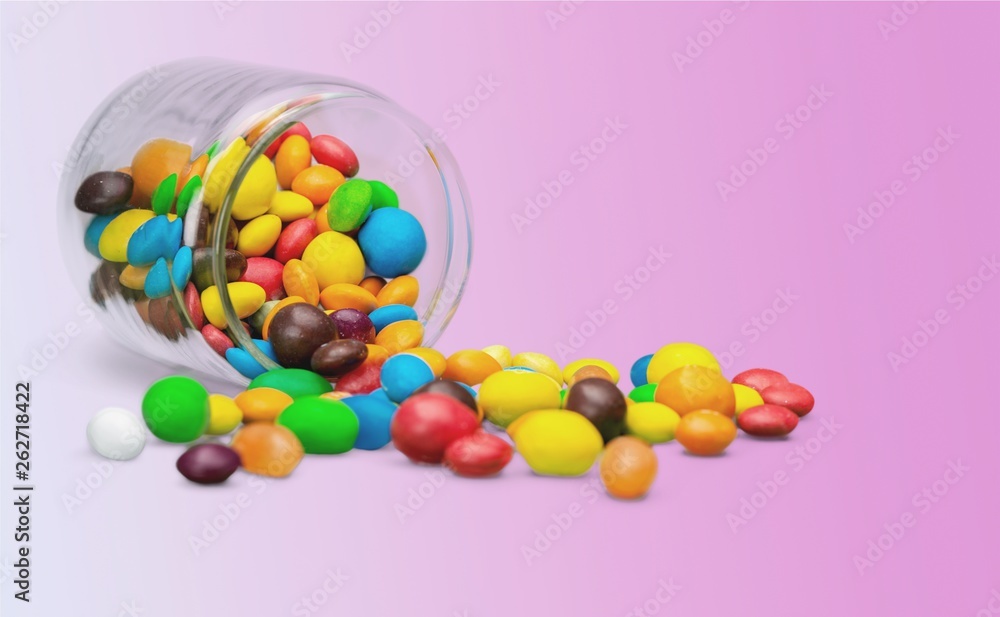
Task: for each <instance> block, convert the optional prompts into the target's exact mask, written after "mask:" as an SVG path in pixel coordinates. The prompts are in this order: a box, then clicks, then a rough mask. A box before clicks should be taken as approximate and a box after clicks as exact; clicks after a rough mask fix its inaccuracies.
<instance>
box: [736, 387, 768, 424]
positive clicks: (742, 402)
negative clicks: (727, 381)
mask: <svg viewBox="0 0 1000 617" xmlns="http://www.w3.org/2000/svg"><path fill="white" fill-rule="evenodd" d="M733 396H735V397H736V415H737V416H739V415H740V414H741V413H743V412H744V411H746V410H747V409H750V408H751V407H756V406H758V405H763V404H764V399H763V398H761V396H760V393H759V392H757V391H756V390H754V389H753V388H751V387H750V386H744V385H743V384H738V383H734V384H733Z"/></svg>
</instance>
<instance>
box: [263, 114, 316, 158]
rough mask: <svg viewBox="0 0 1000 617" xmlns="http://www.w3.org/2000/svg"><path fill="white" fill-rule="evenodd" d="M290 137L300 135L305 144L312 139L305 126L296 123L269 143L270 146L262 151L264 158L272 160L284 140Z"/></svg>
mask: <svg viewBox="0 0 1000 617" xmlns="http://www.w3.org/2000/svg"><path fill="white" fill-rule="evenodd" d="M292 135H301V136H302V137H305V139H306V141H307V142H308V141H309V140H310V139H312V134H311V133H310V132H309V129H308V128H307V127H306V125H305V124H303V123H301V122H296V123H295V124H293V125H292V126H290V127H289V128H288V130H287V131H285V132H284V133H282V134H281V135H278V137H277V138H276V139H275V140H274V141H272V142H271V145H269V146H268V147H267V149H266V150H264V156H266V157H268V158H274V157H275V155H277V153H278V150H279V149H280V148H281V145H282V144H283V143H285V140H287V139H288V138H289V137H291V136H292Z"/></svg>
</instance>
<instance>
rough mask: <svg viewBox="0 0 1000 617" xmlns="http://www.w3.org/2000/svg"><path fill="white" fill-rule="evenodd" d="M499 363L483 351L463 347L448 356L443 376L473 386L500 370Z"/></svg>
mask: <svg viewBox="0 0 1000 617" xmlns="http://www.w3.org/2000/svg"><path fill="white" fill-rule="evenodd" d="M502 370H503V368H501V366H500V364H499V363H498V362H497V361H496V360H494V359H493V356H491V355H489V354H488V353H486V352H485V351H481V350H479V349H465V350H462V351H456V352H455V353H453V354H451V355H450V356H448V360H447V365H446V367H445V371H444V378H445V379H451V380H453V381H458V382H461V383H464V384H466V385H470V386H475V385H478V384H481V383H483V380H484V379H486V378H487V377H489V376H490V375H492V374H493V373H498V372H500V371H502Z"/></svg>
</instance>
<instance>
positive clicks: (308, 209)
mask: <svg viewBox="0 0 1000 617" xmlns="http://www.w3.org/2000/svg"><path fill="white" fill-rule="evenodd" d="M267 213H268V214H273V215H274V216H276V217H278V218H279V219H281V221H282V222H283V223H290V222H292V221H298V220H301V219H306V218H309V216H310V215H311V214H312V213H313V205H312V202H311V201H309V200H308V199H306V198H305V197H303V196H302V195H299V194H298V193H295V192H292V191H278V192H277V193H275V194H274V197H272V198H271V206H270V207H269V208H268V209H267Z"/></svg>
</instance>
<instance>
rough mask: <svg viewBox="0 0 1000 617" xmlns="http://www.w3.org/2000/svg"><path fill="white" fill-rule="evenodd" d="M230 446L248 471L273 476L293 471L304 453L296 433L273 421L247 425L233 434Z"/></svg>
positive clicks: (282, 475)
mask: <svg viewBox="0 0 1000 617" xmlns="http://www.w3.org/2000/svg"><path fill="white" fill-rule="evenodd" d="M230 447H231V448H232V449H233V450H235V451H236V453H237V454H239V456H240V464H241V465H242V466H243V468H244V469H246V470H247V471H248V472H250V473H254V474H258V475H262V476H271V477H274V478H283V477H285V476H287V475H288V474H290V473H292V471H294V470H295V468H296V467H297V466H298V464H299V462H300V461H301V460H302V456H303V455H304V454H305V451H304V450H303V449H302V443H301V442H299V438H298V437H296V436H295V433H293V432H292V431H290V430H288V429H287V428H285V427H284V426H281V425H278V424H272V423H270V422H252V423H250V424H247V425H245V426H244V427H243V428H241V429H240V430H239V431H237V432H236V435H234V436H233V441H232V443H231V444H230Z"/></svg>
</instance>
